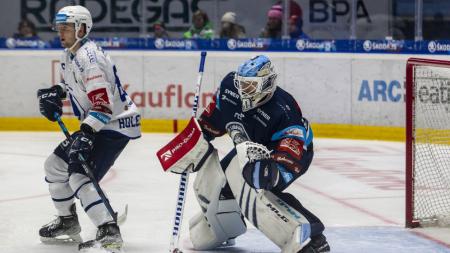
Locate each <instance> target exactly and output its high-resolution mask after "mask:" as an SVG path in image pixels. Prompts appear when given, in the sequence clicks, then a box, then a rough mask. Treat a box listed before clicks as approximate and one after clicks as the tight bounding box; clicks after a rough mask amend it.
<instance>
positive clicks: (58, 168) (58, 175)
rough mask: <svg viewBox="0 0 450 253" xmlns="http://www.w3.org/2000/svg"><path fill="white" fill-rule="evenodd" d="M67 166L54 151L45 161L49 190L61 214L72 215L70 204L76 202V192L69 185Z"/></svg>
mask: <svg viewBox="0 0 450 253" xmlns="http://www.w3.org/2000/svg"><path fill="white" fill-rule="evenodd" d="M67 167H68V165H67V163H66V162H64V160H63V159H61V158H60V157H59V156H57V155H55V154H53V153H52V154H51V155H50V156H49V157H48V158H47V160H45V163H44V168H45V180H46V181H47V183H48V191H49V192H50V196H51V197H52V200H53V204H54V205H55V208H56V210H57V212H58V215H59V216H67V215H71V212H70V206H71V205H72V203H73V202H74V194H73V190H72V188H70V185H69V173H68V171H67Z"/></svg>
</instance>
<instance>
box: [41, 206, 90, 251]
mask: <svg viewBox="0 0 450 253" xmlns="http://www.w3.org/2000/svg"><path fill="white" fill-rule="evenodd" d="M70 212H71V213H72V214H71V215H68V216H58V217H57V218H56V219H55V220H53V221H52V222H50V223H48V224H47V225H44V226H43V227H42V228H41V229H40V230H39V236H40V237H41V241H42V242H43V243H70V242H74V243H79V242H81V241H82V239H81V236H80V232H81V227H80V223H78V216H77V212H76V208H75V203H74V204H72V206H71V207H70Z"/></svg>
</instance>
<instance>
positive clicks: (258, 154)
mask: <svg viewBox="0 0 450 253" xmlns="http://www.w3.org/2000/svg"><path fill="white" fill-rule="evenodd" d="M236 151H237V155H238V159H239V164H240V165H241V167H242V168H243V169H242V176H243V177H244V179H245V181H246V182H247V183H248V184H249V185H250V186H251V187H253V188H255V189H263V190H271V189H273V188H274V187H275V186H276V185H277V184H278V180H279V178H280V172H279V170H278V168H277V163H276V162H275V161H274V160H273V159H272V158H271V156H270V151H269V150H268V149H267V148H266V147H265V146H264V145H261V144H258V143H255V142H250V141H246V142H243V143H240V144H238V145H236Z"/></svg>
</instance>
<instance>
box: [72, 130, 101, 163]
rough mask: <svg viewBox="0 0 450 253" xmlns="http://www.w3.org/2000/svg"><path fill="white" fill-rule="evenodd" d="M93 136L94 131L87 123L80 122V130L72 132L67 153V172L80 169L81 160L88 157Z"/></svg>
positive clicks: (92, 145) (92, 143) (92, 144)
mask: <svg viewBox="0 0 450 253" xmlns="http://www.w3.org/2000/svg"><path fill="white" fill-rule="evenodd" d="M94 137H95V136H94V131H93V130H92V128H91V127H90V126H88V125H87V124H81V130H80V131H77V132H75V133H73V134H72V136H71V138H72V143H71V144H70V148H69V153H68V155H69V172H74V171H80V170H79V168H80V164H81V162H82V161H83V160H84V161H87V160H88V159H89V156H90V154H91V151H92V148H93V147H94V139H95V138H94ZM82 159H83V160H82Z"/></svg>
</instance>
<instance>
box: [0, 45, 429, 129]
mask: <svg viewBox="0 0 450 253" xmlns="http://www.w3.org/2000/svg"><path fill="white" fill-rule="evenodd" d="M60 53H61V52H59V51H54V50H51V51H27V50H21V51H2V52H0V55H1V57H0V64H1V65H2V66H3V68H2V71H1V72H0V80H2V82H1V84H0V87H1V90H2V92H1V93H0V101H1V105H2V106H1V107H0V116H1V117H39V116H40V113H39V109H38V101H37V98H36V90H37V89H39V88H44V87H49V86H50V85H52V84H55V83H57V82H58V80H59V73H58V67H59V60H58V59H59V57H60ZM109 54H110V55H111V56H112V58H113V60H114V62H115V63H116V65H117V69H118V76H119V77H120V80H121V83H122V85H123V86H124V88H125V90H126V92H127V93H128V95H129V96H130V97H131V98H132V99H133V100H134V102H135V103H136V104H137V106H138V107H139V108H140V109H141V113H142V118H145V119H187V118H189V117H190V114H191V107H192V104H193V101H194V91H195V85H196V80H197V74H198V73H197V71H198V64H199V59H200V53H199V52H157V51H116V50H115V51H110V52H109ZM255 54H256V52H210V53H209V54H208V57H207V59H206V65H205V73H204V77H203V85H202V87H201V95H200V99H199V102H200V106H201V107H202V108H203V107H205V106H206V105H207V104H208V103H209V101H210V100H211V97H212V96H213V94H214V92H215V90H216V88H217V87H218V85H219V84H220V81H221V79H222V78H223V77H224V76H225V75H226V74H227V73H228V72H230V71H234V70H235V69H236V68H237V66H238V65H239V64H240V63H241V62H243V61H244V60H246V59H248V58H250V57H252V56H255ZM267 55H268V56H269V57H270V58H271V59H272V61H273V64H274V65H275V68H276V71H277V72H278V74H279V78H278V85H279V86H280V87H282V88H284V89H286V90H287V91H289V92H291V93H292V94H293V96H294V97H295V98H296V99H297V100H298V102H299V104H300V106H301V108H302V110H303V113H304V115H305V116H306V117H307V118H308V119H310V121H311V122H314V123H337V124H355V125H376V126H404V121H405V112H404V107H405V106H404V94H405V90H404V80H405V66H406V60H407V58H408V57H409V56H407V55H368V54H328V53H307V54H305V53H267ZM434 58H438V57H434ZM64 111H65V113H66V114H69V115H70V111H71V109H70V106H69V105H68V103H65V106H64Z"/></svg>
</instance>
